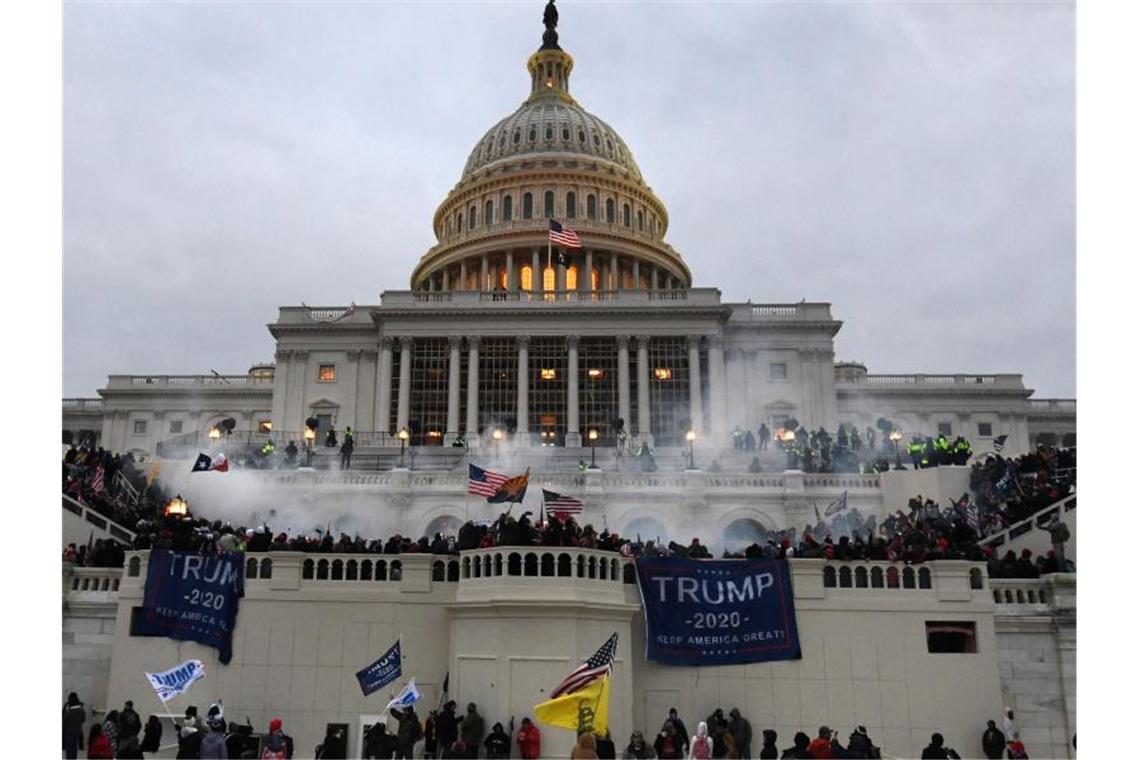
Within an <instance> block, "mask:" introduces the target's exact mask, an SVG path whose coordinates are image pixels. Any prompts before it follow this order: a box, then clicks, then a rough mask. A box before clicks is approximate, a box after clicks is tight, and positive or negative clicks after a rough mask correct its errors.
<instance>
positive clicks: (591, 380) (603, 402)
mask: <svg viewBox="0 0 1140 760" xmlns="http://www.w3.org/2000/svg"><path fill="white" fill-rule="evenodd" d="M578 372H579V376H578V406H579V410H580V411H579V413H580V415H581V416H580V424H581V431H582V440H583V441H584V442H585V443H586V444H587V445H589V443H590V439H589V435H590V431H591V430H595V431H597V438H595V439H594V440H593V444H594V445H595V446H613V445H615V444H616V443H617V431H616V430H615V429H614V425H613V422H614V420H615V419H617V416H618V403H617V401H618V387H617V344H616V342H615V341H614V339H613V338H582V339H581V340H580V341H579V343H578Z"/></svg>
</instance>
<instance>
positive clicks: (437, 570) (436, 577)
mask: <svg viewBox="0 0 1140 760" xmlns="http://www.w3.org/2000/svg"><path fill="white" fill-rule="evenodd" d="M446 577H447V568H446V567H445V566H444V564H443V562H442V561H441V560H436V561H435V562H432V563H431V580H432V582H433V583H442V582H443V579H444V578H446Z"/></svg>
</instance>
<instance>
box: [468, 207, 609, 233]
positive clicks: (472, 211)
mask: <svg viewBox="0 0 1140 760" xmlns="http://www.w3.org/2000/svg"><path fill="white" fill-rule="evenodd" d="M471 213H475V212H474V211H472V212H471ZM621 223H622V224H624V225H625V226H626V227H628V226H629V204H628V203H623V204H621Z"/></svg>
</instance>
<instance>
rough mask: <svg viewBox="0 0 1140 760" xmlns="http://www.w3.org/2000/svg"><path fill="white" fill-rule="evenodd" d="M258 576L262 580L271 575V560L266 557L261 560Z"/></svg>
mask: <svg viewBox="0 0 1140 760" xmlns="http://www.w3.org/2000/svg"><path fill="white" fill-rule="evenodd" d="M258 577H259V578H261V579H262V580H265V579H266V578H272V577H273V560H271V559H269V558H268V557H266V558H265V559H263V560H261V572H260V573H258Z"/></svg>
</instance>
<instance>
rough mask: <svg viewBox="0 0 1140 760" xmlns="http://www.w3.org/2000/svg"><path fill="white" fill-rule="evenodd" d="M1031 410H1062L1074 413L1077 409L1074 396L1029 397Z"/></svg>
mask: <svg viewBox="0 0 1140 760" xmlns="http://www.w3.org/2000/svg"><path fill="white" fill-rule="evenodd" d="M1029 410H1030V411H1031V412H1058V413H1060V412H1064V413H1067V414H1074V413H1076V411H1077V400H1076V399H1075V398H1031V399H1029Z"/></svg>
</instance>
